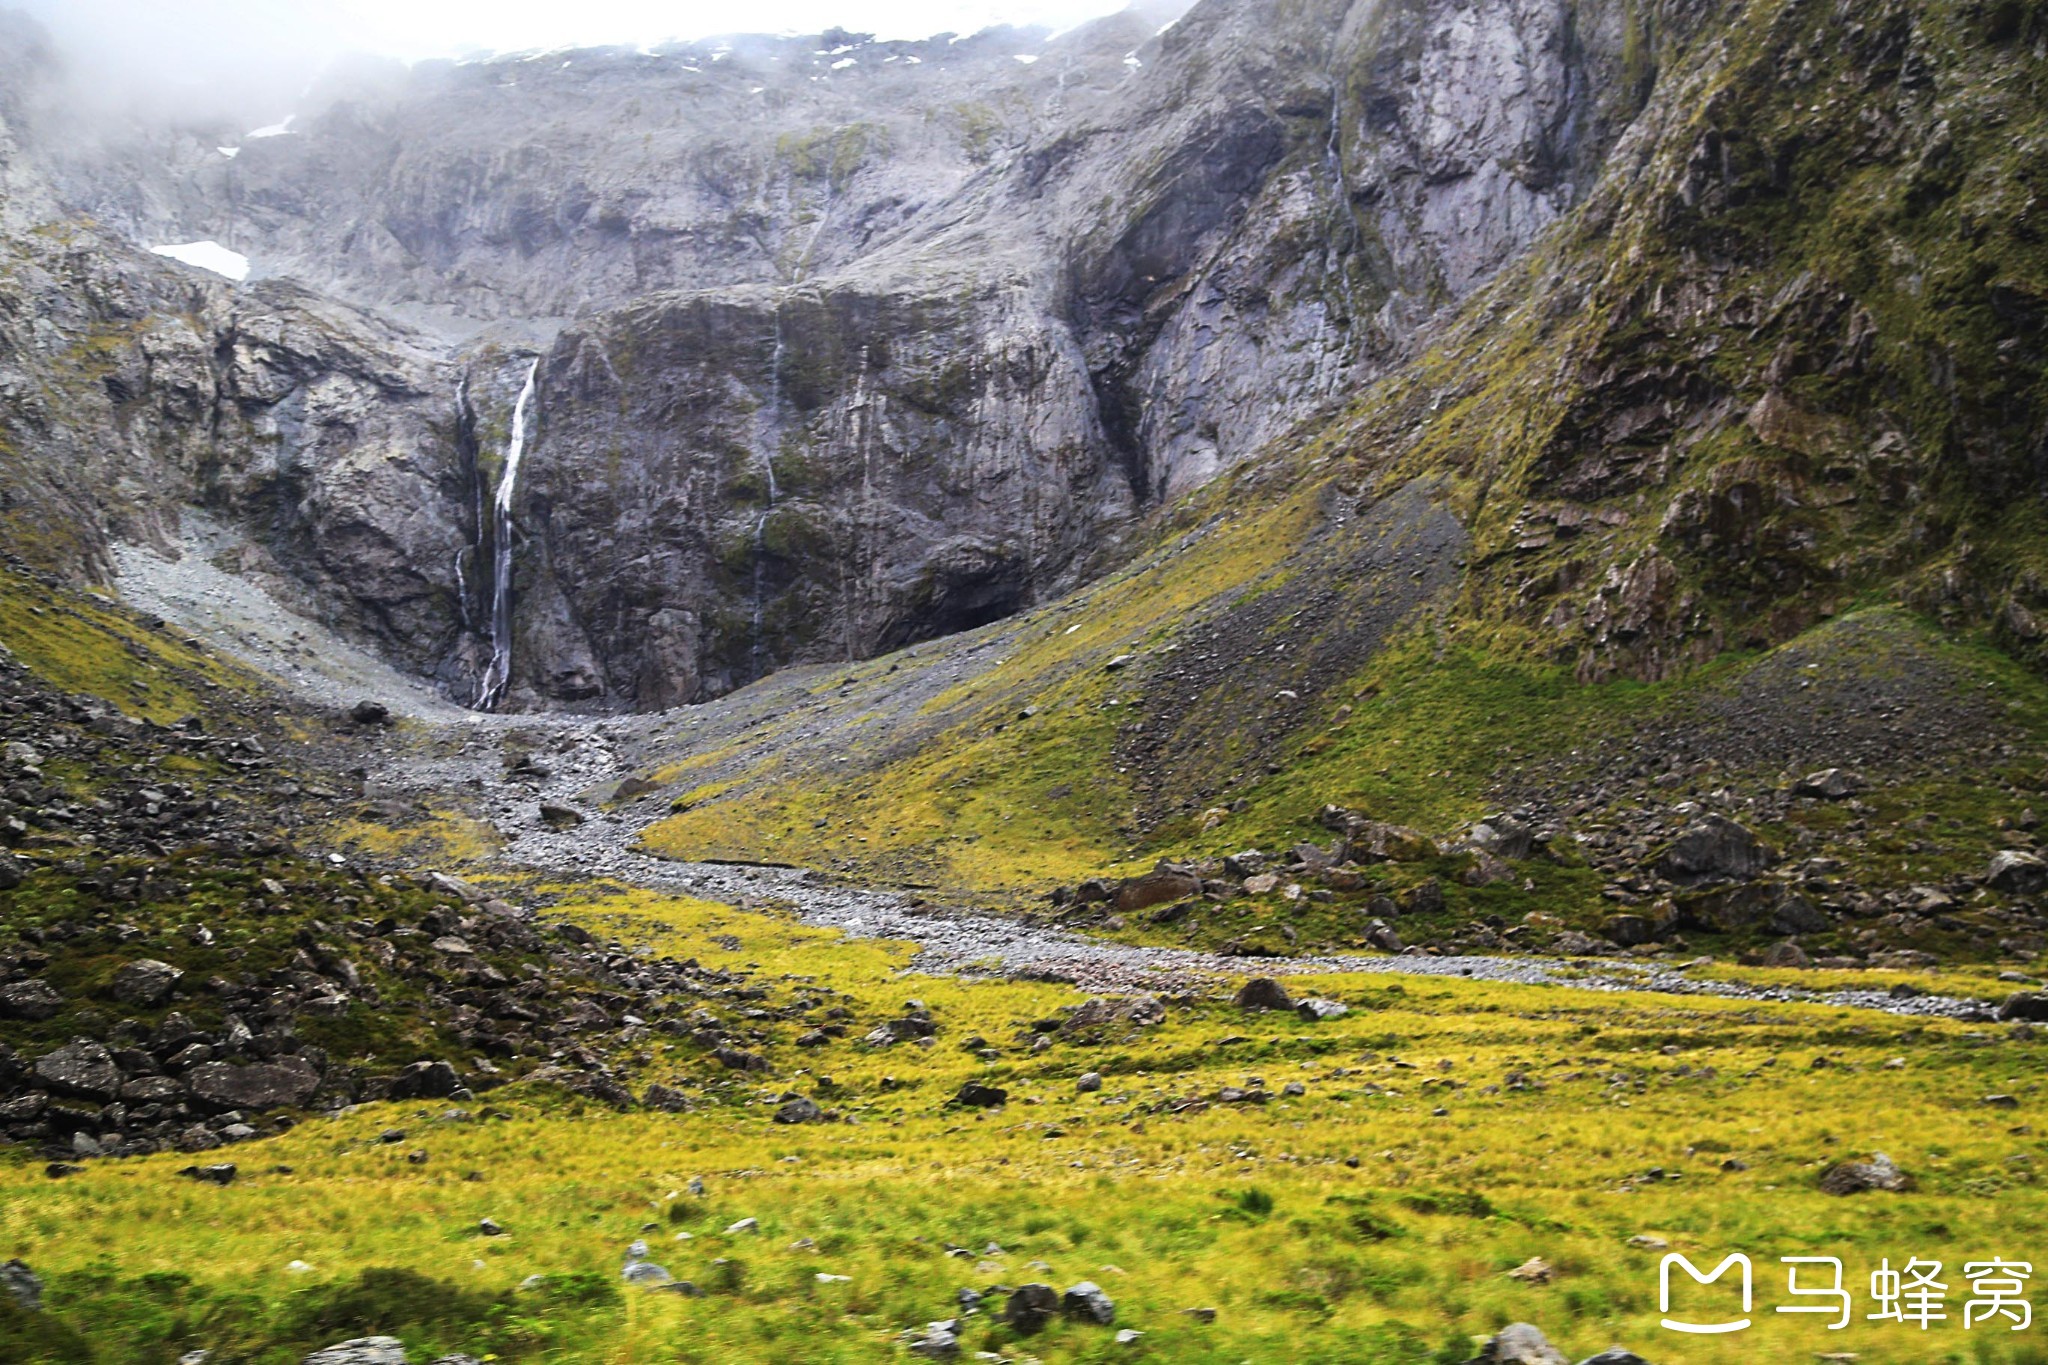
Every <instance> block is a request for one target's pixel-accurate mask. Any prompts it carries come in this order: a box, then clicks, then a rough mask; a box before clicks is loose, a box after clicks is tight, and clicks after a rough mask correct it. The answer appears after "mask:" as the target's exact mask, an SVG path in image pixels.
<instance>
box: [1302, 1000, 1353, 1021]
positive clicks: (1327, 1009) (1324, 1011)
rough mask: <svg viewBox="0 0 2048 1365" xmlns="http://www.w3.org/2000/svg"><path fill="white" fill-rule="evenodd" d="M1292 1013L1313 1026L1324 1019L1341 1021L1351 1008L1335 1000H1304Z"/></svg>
mask: <svg viewBox="0 0 2048 1365" xmlns="http://www.w3.org/2000/svg"><path fill="white" fill-rule="evenodd" d="M1294 1012H1295V1013H1296V1014H1299V1015H1300V1016H1301V1017H1302V1018H1304V1019H1306V1020H1308V1021H1309V1022H1310V1023H1311V1024H1315V1023H1321V1022H1322V1021H1323V1020H1325V1019H1342V1018H1343V1017H1344V1016H1345V1015H1347V1014H1349V1013H1351V1007H1350V1006H1349V1005H1346V1004H1343V1003H1341V1002H1339V1001H1336V1000H1304V1001H1302V1002H1301V1003H1299V1004H1297V1005H1296V1006H1295V1007H1294Z"/></svg>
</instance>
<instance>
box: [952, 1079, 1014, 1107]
mask: <svg viewBox="0 0 2048 1365" xmlns="http://www.w3.org/2000/svg"><path fill="white" fill-rule="evenodd" d="M1009 1099H1010V1092H1009V1091H1007V1090H1004V1089H1001V1088H1000V1087H998V1086H993V1085H983V1084H982V1083H981V1082H979V1081H969V1082H967V1084H965V1085H963V1086H961V1087H960V1089H959V1091H958V1093H956V1094H955V1095H954V1096H953V1103H955V1104H962V1105H966V1106H967V1107H969V1108H971V1109H993V1108H995V1107H996V1106H998V1105H1001V1104H1007V1103H1009Z"/></svg>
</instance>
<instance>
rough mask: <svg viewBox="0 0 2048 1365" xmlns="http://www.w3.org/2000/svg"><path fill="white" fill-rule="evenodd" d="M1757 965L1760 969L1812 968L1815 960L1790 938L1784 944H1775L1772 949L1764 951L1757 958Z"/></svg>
mask: <svg viewBox="0 0 2048 1365" xmlns="http://www.w3.org/2000/svg"><path fill="white" fill-rule="evenodd" d="M1757 965H1758V966H1760V967H1811V966H1812V965H1813V959H1812V958H1811V957H1809V956H1808V955H1807V952H1806V950H1805V949H1804V948H1801V947H1800V946H1799V945H1798V944H1796V943H1794V942H1793V941H1792V940H1791V939H1789V938H1788V939H1785V940H1784V941H1782V942H1779V943H1773V944H1772V945H1771V946H1770V947H1768V948H1766V949H1764V950H1763V953H1762V954H1761V955H1760V956H1759V957H1758V958H1757Z"/></svg>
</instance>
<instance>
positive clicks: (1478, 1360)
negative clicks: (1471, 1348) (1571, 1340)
mask: <svg viewBox="0 0 2048 1365" xmlns="http://www.w3.org/2000/svg"><path fill="white" fill-rule="evenodd" d="M1471 1365H1571V1361H1570V1359H1569V1358H1568V1357H1567V1356H1566V1355H1565V1353H1564V1352H1563V1351H1560V1350H1558V1349H1557V1348H1556V1347H1555V1346H1552V1345H1551V1344H1550V1341H1549V1339H1548V1338H1546V1337H1545V1336H1544V1335H1543V1333H1542V1332H1541V1331H1539V1330H1537V1329H1536V1328H1535V1327H1533V1326H1531V1325H1530V1324H1528V1323H1526V1322H1515V1323H1509V1324H1508V1325H1507V1326H1506V1327H1503V1328H1501V1329H1500V1331H1499V1332H1497V1333H1495V1334H1494V1335H1493V1337H1492V1338H1491V1339H1490V1340H1488V1341H1487V1343H1486V1344H1485V1345H1484V1346H1482V1347H1480V1348H1479V1354H1478V1355H1477V1356H1474V1357H1473V1358H1472V1361H1471Z"/></svg>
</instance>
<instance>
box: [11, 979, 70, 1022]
mask: <svg viewBox="0 0 2048 1365" xmlns="http://www.w3.org/2000/svg"><path fill="white" fill-rule="evenodd" d="M63 1008H64V997H63V996H61V995H59V994H57V990H56V988H55V987H54V986H52V985H51V984H50V983H49V982H47V981H37V980H30V981H10V982H8V983H7V984H6V985H4V986H0V1019H21V1020H25V1021H27V1022H29V1023H32V1024H33V1023H40V1022H41V1021H43V1020H45V1019H50V1018H54V1017H56V1015H57V1014H59V1013H60V1012H62V1010H63Z"/></svg>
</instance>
